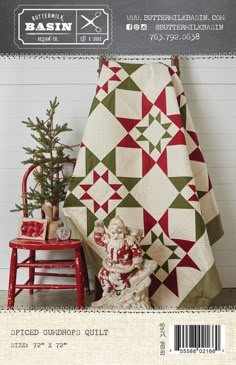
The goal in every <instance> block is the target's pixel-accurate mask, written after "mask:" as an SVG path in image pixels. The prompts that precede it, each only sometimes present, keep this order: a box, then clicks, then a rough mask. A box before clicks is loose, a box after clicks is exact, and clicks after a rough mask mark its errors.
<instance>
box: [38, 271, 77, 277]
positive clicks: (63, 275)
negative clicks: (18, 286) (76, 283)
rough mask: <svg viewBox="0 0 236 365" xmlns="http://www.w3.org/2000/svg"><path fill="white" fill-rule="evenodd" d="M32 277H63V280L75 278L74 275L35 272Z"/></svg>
mask: <svg viewBox="0 0 236 365" xmlns="http://www.w3.org/2000/svg"><path fill="white" fill-rule="evenodd" d="M34 275H37V276H59V277H64V278H75V275H74V274H59V273H52V272H49V273H46V272H35V273H34Z"/></svg>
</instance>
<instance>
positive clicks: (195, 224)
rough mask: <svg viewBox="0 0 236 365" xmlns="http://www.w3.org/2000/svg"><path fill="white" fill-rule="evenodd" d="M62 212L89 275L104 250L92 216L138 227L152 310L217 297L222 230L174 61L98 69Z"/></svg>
mask: <svg viewBox="0 0 236 365" xmlns="http://www.w3.org/2000/svg"><path fill="white" fill-rule="evenodd" d="M64 214H65V216H66V220H67V224H68V225H69V226H70V227H71V228H72V231H73V238H78V237H80V238H82V239H83V241H84V242H85V246H86V252H87V254H88V256H90V259H91V261H92V265H93V266H94V268H96V269H95V271H96V270H98V269H99V267H101V259H102V258H104V255H105V251H104V249H103V248H102V247H99V246H98V245H96V243H95V242H94V239H93V233H94V232H93V231H94V222H95V221H96V220H97V219H101V220H103V221H104V223H105V225H106V226H108V224H109V222H110V220H111V219H112V218H113V217H115V216H116V215H119V216H120V218H121V219H122V220H124V222H125V224H126V225H127V226H133V227H137V228H140V229H142V230H143V239H142V241H141V246H142V250H143V253H144V258H146V259H152V260H155V261H156V262H157V264H158V266H157V269H156V271H155V273H154V274H153V275H152V284H151V286H150V288H149V296H150V300H151V302H152V304H153V306H154V307H156V308H166V307H168V308H170V307H172V308H181V307H184V306H186V307H189V306H191V307H195V306H206V305H208V304H209V303H210V301H211V299H212V298H214V296H216V295H217V294H218V293H219V291H220V289H221V284H220V280H219V277H218V273H217V270H216V267H215V264H214V257H213V254H212V250H211V244H213V243H214V242H215V241H216V240H218V239H219V238H220V237H221V236H222V234H223V229H222V225H221V221H220V216H219V210H218V207H217V204H216V200H215V196H214V193H213V189H212V184H211V180H210V177H209V175H208V171H207V167H206V164H205V160H204V157H203V154H202V151H201V148H200V146H199V141H198V137H197V134H196V131H195V129H194V125H193V121H192V119H191V116H190V113H189V109H188V106H187V102H186V97H185V93H184V90H183V86H182V83H181V80H180V75H179V72H178V70H177V69H176V67H174V66H173V67H170V66H168V65H165V64H162V63H151V64H132V63H117V62H115V61H107V62H106V63H105V64H104V65H103V67H102V71H101V74H100V77H99V80H98V85H97V88H96V95H95V97H94V99H93V101H92V105H91V109H90V112H89V117H88V121H87V125H86V129H85V132H84V136H83V139H82V142H81V144H80V150H79V154H78V158H77V163H76V167H75V169H74V173H73V177H72V178H71V182H70V186H69V190H68V193H67V197H66V200H65V204H64Z"/></svg>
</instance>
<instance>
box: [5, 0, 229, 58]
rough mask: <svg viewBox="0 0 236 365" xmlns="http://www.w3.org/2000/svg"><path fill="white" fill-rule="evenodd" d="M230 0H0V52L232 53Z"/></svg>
mask: <svg viewBox="0 0 236 365" xmlns="http://www.w3.org/2000/svg"><path fill="white" fill-rule="evenodd" d="M235 16H236V1H235V0H224V1H222V0H209V1H207V2H206V1H205V0H198V1H195V0H188V1H187V0H166V1H165V2H163V1H161V0H135V1H134V0H131V1H127V0H105V1H104V2H103V1H101V0H91V1H87V0H85V1H83V0H70V2H69V4H66V5H65V1H64V0H56V1H55V0H50V4H49V2H48V1H46V0H41V1H40V0H39V1H34V0H24V1H23V0H20V1H19V0H18V1H17V0H11V1H1V0H0V32H1V37H0V54H2V55H9V54H11V55H26V54H35V55H37V54H41V55H42V54H58V55H80V56H83V55H98V54H123V55H125V54H126V55H129V54H130V55H163V54H178V55H199V54H202V55H209V54H214V55H229V56H230V55H232V56H235V54H236V22H235Z"/></svg>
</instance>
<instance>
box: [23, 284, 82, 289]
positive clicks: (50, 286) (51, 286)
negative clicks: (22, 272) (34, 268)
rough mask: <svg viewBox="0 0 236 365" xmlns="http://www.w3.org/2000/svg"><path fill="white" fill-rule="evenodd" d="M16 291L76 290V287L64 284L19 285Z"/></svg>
mask: <svg viewBox="0 0 236 365" xmlns="http://www.w3.org/2000/svg"><path fill="white" fill-rule="evenodd" d="M16 289H76V285H63V284H27V285H25V284H17V285H16Z"/></svg>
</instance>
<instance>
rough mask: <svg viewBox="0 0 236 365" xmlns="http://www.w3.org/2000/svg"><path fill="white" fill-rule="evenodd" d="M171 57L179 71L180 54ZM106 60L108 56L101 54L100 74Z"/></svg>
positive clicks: (99, 60) (99, 62) (172, 63)
mask: <svg viewBox="0 0 236 365" xmlns="http://www.w3.org/2000/svg"><path fill="white" fill-rule="evenodd" d="M170 59H171V66H176V67H177V69H178V71H179V70H180V68H179V57H178V55H172V56H171V57H170ZM106 60H107V58H106V56H104V55H100V56H99V59H98V70H97V71H98V74H100V72H101V69H102V66H103V64H104V63H105V62H106Z"/></svg>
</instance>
